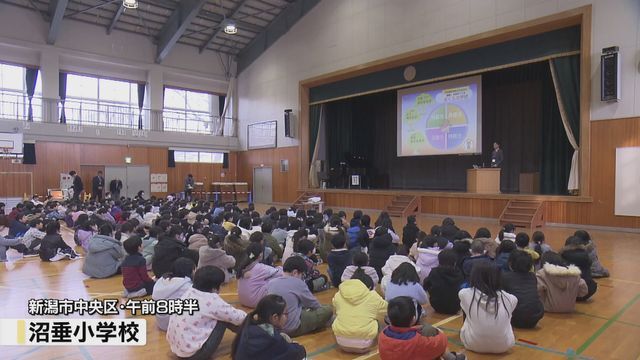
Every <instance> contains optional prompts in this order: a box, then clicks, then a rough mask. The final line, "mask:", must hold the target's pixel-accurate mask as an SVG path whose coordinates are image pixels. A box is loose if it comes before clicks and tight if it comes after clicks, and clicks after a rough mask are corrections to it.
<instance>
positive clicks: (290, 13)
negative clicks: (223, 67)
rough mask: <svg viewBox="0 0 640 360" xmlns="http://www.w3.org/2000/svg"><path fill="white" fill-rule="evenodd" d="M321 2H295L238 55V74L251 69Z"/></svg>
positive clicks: (304, 0) (311, 0)
mask: <svg viewBox="0 0 640 360" xmlns="http://www.w3.org/2000/svg"><path fill="white" fill-rule="evenodd" d="M319 2H320V0H295V1H293V2H292V3H291V4H290V5H289V6H287V7H286V8H285V9H284V10H282V12H281V13H280V14H279V15H278V16H276V18H275V19H273V21H271V23H270V24H269V25H268V26H267V27H266V28H265V29H264V30H263V31H262V32H261V33H259V34H258V35H256V37H255V39H253V41H251V43H249V45H247V46H246V47H245V48H244V49H242V50H241V51H240V53H239V54H238V57H237V59H238V74H240V73H241V72H242V71H243V70H244V69H246V68H247V67H249V65H251V63H252V62H253V61H254V60H256V59H257V58H258V57H260V55H262V53H264V52H265V51H267V49H268V48H269V47H270V46H271V45H273V44H274V43H275V42H276V41H277V40H278V39H279V38H280V37H281V36H283V35H284V34H286V33H287V32H288V31H289V30H290V29H291V28H292V27H293V25H295V24H296V22H298V20H300V19H301V18H302V17H303V16H305V15H306V14H307V13H308V12H309V11H311V9H313V7H314V6H316V5H317V4H318V3H319Z"/></svg>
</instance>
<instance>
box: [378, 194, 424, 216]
mask: <svg viewBox="0 0 640 360" xmlns="http://www.w3.org/2000/svg"><path fill="white" fill-rule="evenodd" d="M420 207H421V202H420V197H418V196H411V195H398V196H395V197H394V198H393V199H392V200H391V204H389V205H387V207H386V209H385V210H386V211H387V212H388V213H389V215H390V216H392V217H399V218H406V217H407V216H409V215H416V214H418V213H420Z"/></svg>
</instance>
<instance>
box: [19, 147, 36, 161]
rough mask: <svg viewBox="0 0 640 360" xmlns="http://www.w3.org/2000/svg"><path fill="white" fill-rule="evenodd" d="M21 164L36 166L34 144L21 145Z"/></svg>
mask: <svg viewBox="0 0 640 360" xmlns="http://www.w3.org/2000/svg"><path fill="white" fill-rule="evenodd" d="M22 163H23V164H26V165H35V164H36V144H29V143H24V144H23V145H22Z"/></svg>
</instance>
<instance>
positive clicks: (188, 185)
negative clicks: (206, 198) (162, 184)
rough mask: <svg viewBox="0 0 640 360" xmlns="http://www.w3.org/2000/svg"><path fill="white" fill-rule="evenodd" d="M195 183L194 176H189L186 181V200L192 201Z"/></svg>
mask: <svg viewBox="0 0 640 360" xmlns="http://www.w3.org/2000/svg"><path fill="white" fill-rule="evenodd" d="M194 184H195V181H194V180H193V175H192V174H189V175H187V178H186V179H184V198H185V199H187V200H189V201H191V200H192V198H191V194H192V193H193V186H194Z"/></svg>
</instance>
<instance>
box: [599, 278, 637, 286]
mask: <svg viewBox="0 0 640 360" xmlns="http://www.w3.org/2000/svg"><path fill="white" fill-rule="evenodd" d="M603 280H611V281H617V282H623V283H628V284H634V285H640V281H633V280H625V279H614V278H603Z"/></svg>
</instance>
